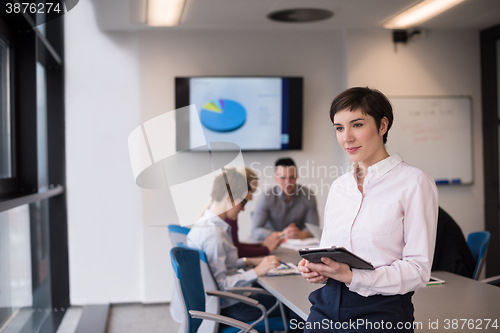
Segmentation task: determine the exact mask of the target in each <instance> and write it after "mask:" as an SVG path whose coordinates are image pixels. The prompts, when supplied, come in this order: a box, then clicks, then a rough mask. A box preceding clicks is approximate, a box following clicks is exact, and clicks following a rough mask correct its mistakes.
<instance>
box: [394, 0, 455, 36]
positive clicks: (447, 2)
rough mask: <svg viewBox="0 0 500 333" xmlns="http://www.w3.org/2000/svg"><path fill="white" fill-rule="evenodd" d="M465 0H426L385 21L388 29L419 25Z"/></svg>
mask: <svg viewBox="0 0 500 333" xmlns="http://www.w3.org/2000/svg"><path fill="white" fill-rule="evenodd" d="M462 1H464V0H424V1H422V2H419V3H417V4H416V5H415V6H413V7H410V8H408V9H407V10H405V11H404V12H402V13H400V14H398V15H396V16H394V17H393V18H391V19H390V20H389V21H387V22H386V23H384V28H386V29H406V28H410V27H414V26H417V25H419V24H421V23H423V22H425V21H427V20H429V19H431V18H433V17H434V16H437V15H439V14H441V13H442V12H444V11H446V10H448V9H450V8H451V7H453V6H455V5H458V4H459V3H461V2H462Z"/></svg>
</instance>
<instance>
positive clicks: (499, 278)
mask: <svg viewBox="0 0 500 333" xmlns="http://www.w3.org/2000/svg"><path fill="white" fill-rule="evenodd" d="M481 282H483V283H487V284H492V285H495V286H498V285H499V284H500V275H497V276H492V277H490V278H487V279H483V280H481Z"/></svg>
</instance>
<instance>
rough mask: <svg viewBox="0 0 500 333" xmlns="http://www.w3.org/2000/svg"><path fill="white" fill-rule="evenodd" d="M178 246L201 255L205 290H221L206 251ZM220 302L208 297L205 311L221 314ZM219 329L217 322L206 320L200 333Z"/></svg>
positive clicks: (215, 298)
mask: <svg viewBox="0 0 500 333" xmlns="http://www.w3.org/2000/svg"><path fill="white" fill-rule="evenodd" d="M177 246H179V247H183V248H187V249H191V250H194V251H196V252H198V254H199V263H200V269H201V278H202V280H203V288H204V289H205V290H219V286H218V285H217V281H215V278H214V275H213V273H212V269H211V268H210V265H209V264H208V259H207V255H206V254H205V252H204V251H202V250H198V249H194V248H190V247H188V246H187V245H183V244H180V243H178V244H177ZM220 306H221V303H220V300H219V299H218V298H217V297H214V296H207V297H206V302H205V311H206V312H208V313H215V314H219V313H220ZM218 328H219V324H218V323H217V322H215V321H210V320H205V321H203V323H202V325H201V328H200V332H207V333H208V332H217V331H218Z"/></svg>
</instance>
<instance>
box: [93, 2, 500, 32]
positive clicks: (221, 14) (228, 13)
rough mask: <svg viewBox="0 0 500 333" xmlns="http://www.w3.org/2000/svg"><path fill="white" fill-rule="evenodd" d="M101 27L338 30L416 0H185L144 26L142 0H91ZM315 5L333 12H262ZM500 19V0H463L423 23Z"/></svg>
mask: <svg viewBox="0 0 500 333" xmlns="http://www.w3.org/2000/svg"><path fill="white" fill-rule="evenodd" d="M92 2H93V5H94V12H95V13H96V17H97V21H98V24H99V27H100V28H101V29H102V30H105V31H135V30H146V29H150V30H187V29H276V30H279V29H288V30H290V29H300V30H325V29H326V30H339V29H367V28H380V27H381V26H382V22H384V21H385V20H387V19H388V18H390V17H392V16H394V15H395V14H397V13H399V12H401V11H402V10H404V9H405V8H407V7H410V6H412V5H413V4H415V3H418V2H420V0H187V2H186V5H185V8H184V11H183V15H182V19H181V23H180V24H179V25H178V26H176V27H148V26H147V25H146V24H145V23H144V22H145V12H146V11H145V8H146V4H147V0H93V1H92ZM290 8H320V9H327V10H330V11H332V12H333V13H334V16H333V17H332V18H330V19H327V20H325V21H320V22H314V23H280V22H274V21H271V20H269V19H268V18H267V14H269V13H271V12H273V11H276V10H281V9H290ZM497 24H500V0H466V1H464V2H462V3H461V4H459V5H457V6H456V7H454V8H452V9H450V10H448V11H446V12H444V13H442V14H441V15H439V16H437V17H435V18H433V19H431V20H429V21H427V22H425V23H423V24H422V25H421V26H419V27H420V28H424V29H468V30H469V29H473V30H482V29H485V28H488V27H491V26H494V25H497Z"/></svg>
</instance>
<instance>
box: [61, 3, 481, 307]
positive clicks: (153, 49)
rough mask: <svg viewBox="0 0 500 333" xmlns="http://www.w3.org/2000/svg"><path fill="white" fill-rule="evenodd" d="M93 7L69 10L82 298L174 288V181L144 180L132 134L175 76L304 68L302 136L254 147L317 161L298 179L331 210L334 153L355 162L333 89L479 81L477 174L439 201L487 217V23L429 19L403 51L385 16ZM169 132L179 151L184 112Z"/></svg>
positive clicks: (302, 162)
mask: <svg viewBox="0 0 500 333" xmlns="http://www.w3.org/2000/svg"><path fill="white" fill-rule="evenodd" d="M92 10H93V9H92V6H91V4H90V3H89V2H88V1H84V2H80V3H79V5H78V6H77V7H75V9H73V10H72V11H71V12H69V13H68V14H67V15H66V85H67V91H66V101H67V104H66V108H67V115H66V117H67V118H66V121H67V123H66V126H67V127H66V132H67V134H66V140H67V144H66V145H67V158H68V160H67V169H68V173H67V176H68V209H69V246H70V290H71V302H72V304H84V303H99V302H133V301H139V302H145V303H149V302H164V301H168V300H170V295H171V289H172V286H173V284H172V272H171V269H170V259H169V253H168V251H169V249H170V247H171V245H170V242H169V240H168V234H167V230H166V228H165V226H166V225H168V224H171V223H177V217H176V215H175V210H174V207H173V202H172V198H171V196H170V193H169V192H168V191H166V190H164V191H159V190H141V189H139V188H138V187H136V186H135V184H134V182H133V179H132V172H131V168H130V163H129V159H128V151H127V136H128V134H129V133H130V132H131V131H132V130H133V129H134V128H135V127H136V126H138V125H139V124H141V123H142V122H144V121H146V120H149V119H151V118H153V117H155V116H157V115H160V114H163V113H165V112H167V111H170V110H173V109H174V107H175V105H174V77H175V76H191V75H277V76H303V77H304V92H305V95H304V98H305V99H304V124H303V128H304V140H303V150H302V151H293V152H290V153H282V152H278V153H276V152H261V153H257V152H253V153H244V159H245V162H246V164H247V166H249V165H253V166H254V167H256V169H257V170H258V171H262V170H263V168H264V167H265V166H267V165H272V164H273V163H274V161H275V160H276V159H277V158H278V157H282V156H291V157H293V158H294V159H295V160H296V162H297V164H298V165H299V166H308V171H309V173H310V174H309V176H308V177H304V178H303V179H302V180H301V183H305V184H309V185H316V186H318V187H319V193H318V195H317V199H318V208H319V212H320V215H321V218H322V216H323V208H324V204H325V201H326V194H327V190H328V186H329V184H330V183H331V181H332V180H333V178H332V177H330V174H331V173H332V172H333V173H335V171H338V172H339V173H342V171H341V170H345V169H337V170H335V169H332V167H338V168H340V167H346V166H347V165H348V163H347V161H346V159H345V156H344V154H343V153H342V152H340V151H339V148H338V145H337V144H336V141H335V137H334V133H333V130H332V127H331V123H330V120H329V117H328V109H329V104H330V102H331V100H332V99H333V97H334V96H335V95H337V94H338V93H340V92H341V91H343V90H344V89H345V88H347V87H348V86H354V85H362V86H366V85H368V86H371V87H375V88H378V89H380V90H381V91H383V92H384V93H386V94H387V95H457V94H464V95H470V96H472V98H473V105H474V122H473V135H474V159H475V162H474V172H475V174H474V177H475V182H474V184H473V185H472V186H462V187H448V188H445V187H440V201H441V205H442V206H443V207H444V208H445V209H446V210H447V211H448V212H449V213H450V214H451V215H452V216H453V217H454V218H455V219H456V220H457V222H459V224H460V225H461V227H462V228H463V230H464V232H465V233H468V232H471V231H474V230H481V229H483V228H484V222H483V182H482V155H481V153H482V148H481V145H482V142H481V121H480V112H481V109H480V107H481V105H480V81H479V40H478V34H477V33H475V32H467V31H465V32H464V31H460V32H453V31H447V32H446V31H443V32H433V31H431V32H429V34H428V36H427V38H425V39H421V40H415V41H410V43H409V44H408V45H406V46H403V45H401V46H399V48H398V52H397V53H394V48H393V45H392V42H391V36H390V32H387V31H383V30H379V31H350V32H348V33H343V32H340V31H308V32H302V31H300V30H294V31H288V32H287V31H283V30H282V31H274V32H273V31H264V30H259V31H242V30H235V31H217V30H212V31H194V30H193V31H181V30H176V31H165V30H161V31H160V30H158V31H142V32H139V33H102V32H100V31H98V29H97V26H96V23H95V19H94V14H93V11H92ZM168 133H169V135H170V139H169V142H167V143H166V144H167V145H168V146H169V149H171V151H173V149H174V137H175V129H174V124H172V127H171V128H170V129H169V130H168ZM253 162H258V163H260V165H258V164H252V163H253ZM319 166H326V167H328V173H329V175H327V176H326V177H324V176H323V175H322V176H318V175H317V174H316V175H314V176H313V175H312V170H313V169H314V170H315V173H317V171H318V167H319ZM264 182H267V184H272V183H273V180H272V178H271V177H265V176H261V182H260V186H261V187H263V186H264V184H263V183H264ZM193 207H195V208H193V209H198V208H197V207H198V204H193ZM253 207H254V202H250V203H249V204H248V205H247V207H246V212H245V213H244V214H243V215H242V216H240V221H239V222H240V229H241V230H240V235H241V238H243V239H247V238H248V235H249V232H250V217H249V214H250V211H252V210H253ZM200 208H201V207H200ZM321 223H322V221H321Z"/></svg>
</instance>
